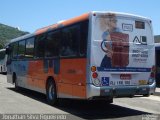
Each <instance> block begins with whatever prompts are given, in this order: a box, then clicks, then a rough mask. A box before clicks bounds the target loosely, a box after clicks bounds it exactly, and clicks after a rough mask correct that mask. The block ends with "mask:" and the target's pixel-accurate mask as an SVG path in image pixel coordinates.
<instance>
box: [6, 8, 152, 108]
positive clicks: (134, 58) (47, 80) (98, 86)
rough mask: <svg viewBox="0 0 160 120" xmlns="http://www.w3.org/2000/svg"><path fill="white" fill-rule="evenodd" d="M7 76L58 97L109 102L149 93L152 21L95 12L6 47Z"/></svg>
mask: <svg viewBox="0 0 160 120" xmlns="http://www.w3.org/2000/svg"><path fill="white" fill-rule="evenodd" d="M6 53H7V54H8V60H7V80H8V82H9V83H14V84H15V87H16V88H17V89H18V88H19V87H22V88H27V89H31V90H34V91H38V92H41V93H44V94H46V96H47V100H48V102H49V103H50V104H52V105H53V104H55V103H56V102H57V100H58V98H71V99H85V100H99V99H101V100H106V102H107V101H108V102H112V101H113V97H115V96H116V97H117V96H119V97H125V96H134V95H144V96H148V95H150V93H151V90H152V89H154V88H155V60H154V56H155V46H154V39H153V32H152V24H151V20H150V19H148V18H145V17H141V16H137V15H131V14H126V13H115V12H95V11H93V12H90V13H86V14H83V15H81V16H79V17H75V18H72V19H69V20H65V21H61V22H58V23H56V24H53V25H51V26H48V27H45V28H41V29H38V30H37V31H35V32H34V33H33V34H29V35H25V36H22V37H19V38H16V39H13V40H11V42H10V43H9V44H8V45H7V51H6Z"/></svg>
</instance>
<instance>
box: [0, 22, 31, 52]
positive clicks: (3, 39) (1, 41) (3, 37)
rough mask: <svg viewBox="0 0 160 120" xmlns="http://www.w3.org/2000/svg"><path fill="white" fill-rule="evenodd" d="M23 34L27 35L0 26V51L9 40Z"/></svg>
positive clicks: (2, 25) (11, 28)
mask: <svg viewBox="0 0 160 120" xmlns="http://www.w3.org/2000/svg"><path fill="white" fill-rule="evenodd" d="M25 34H28V32H24V31H20V30H18V29H17V28H14V27H10V26H7V25H4V24H0V49H2V48H3V47H4V46H5V44H6V43H8V42H9V41H10V40H11V39H14V38H17V37H20V36H23V35H25Z"/></svg>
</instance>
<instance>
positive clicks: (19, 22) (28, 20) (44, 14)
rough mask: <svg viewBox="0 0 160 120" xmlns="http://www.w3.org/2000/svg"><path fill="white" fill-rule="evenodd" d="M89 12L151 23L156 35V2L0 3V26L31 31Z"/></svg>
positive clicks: (159, 26)
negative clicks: (123, 15)
mask: <svg viewBox="0 0 160 120" xmlns="http://www.w3.org/2000/svg"><path fill="white" fill-rule="evenodd" d="M90 11H114V12H125V13H131V14H136V15H140V16H145V17H148V18H150V19H151V20H152V24H153V32H154V35H160V14H159V13H160V0H0V23H2V24H6V25H9V26H13V27H19V28H20V29H21V30H23V31H27V32H30V33H32V32H34V31H35V30H37V29H39V28H42V27H45V26H48V25H51V24H55V23H57V22H58V21H61V20H67V19H70V18H73V17H76V16H79V15H81V14H83V13H87V12H90Z"/></svg>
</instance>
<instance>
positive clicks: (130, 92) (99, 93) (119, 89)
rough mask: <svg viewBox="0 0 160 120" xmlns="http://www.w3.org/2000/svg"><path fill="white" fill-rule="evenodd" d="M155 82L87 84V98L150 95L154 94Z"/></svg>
mask: <svg viewBox="0 0 160 120" xmlns="http://www.w3.org/2000/svg"><path fill="white" fill-rule="evenodd" d="M155 87H156V84H155V83H153V84H152V85H141V86H105V87H96V86H94V85H92V84H90V85H89V86H88V89H87V93H88V94H87V98H88V99H93V98H98V97H101V98H103V97H104V98H106V97H109V98H110V97H129V96H130V97H131V96H134V95H150V94H154V91H155Z"/></svg>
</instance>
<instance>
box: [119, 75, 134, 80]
mask: <svg viewBox="0 0 160 120" xmlns="http://www.w3.org/2000/svg"><path fill="white" fill-rule="evenodd" d="M120 79H121V80H131V79H132V76H131V74H120Z"/></svg>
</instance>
